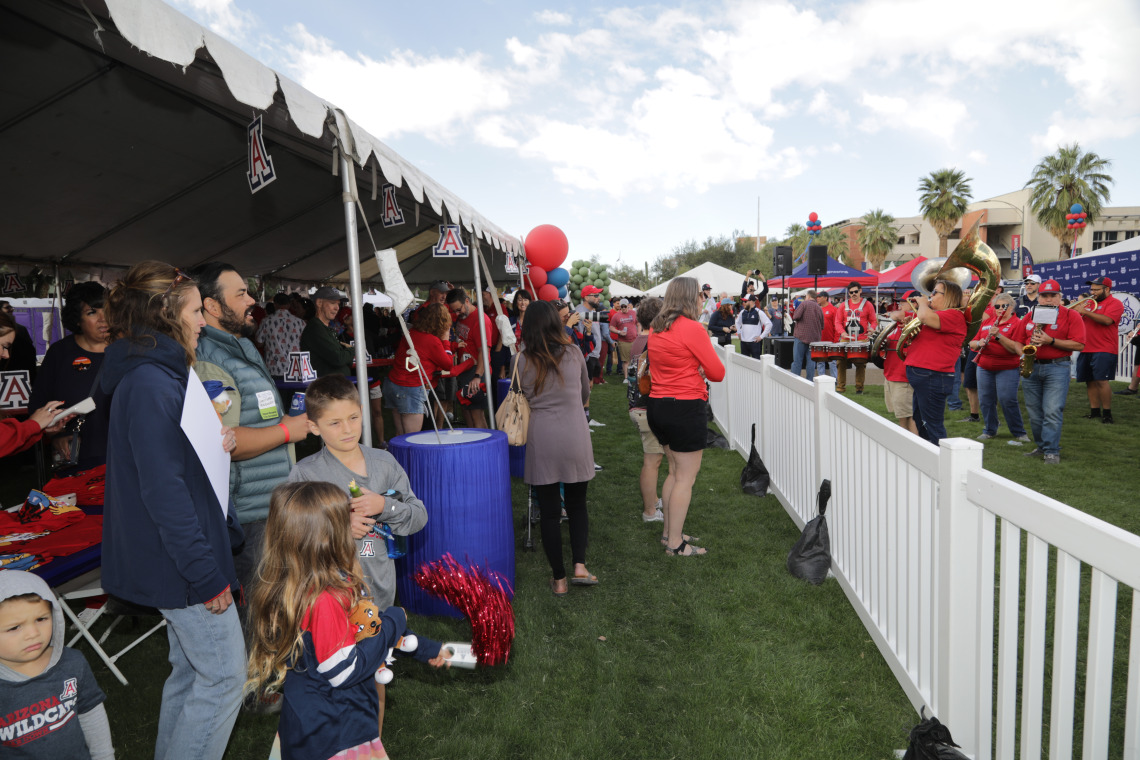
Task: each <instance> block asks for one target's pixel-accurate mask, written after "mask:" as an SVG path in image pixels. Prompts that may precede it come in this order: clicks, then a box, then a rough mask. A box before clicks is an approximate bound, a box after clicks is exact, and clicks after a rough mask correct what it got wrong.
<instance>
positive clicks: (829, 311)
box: [815, 290, 846, 379]
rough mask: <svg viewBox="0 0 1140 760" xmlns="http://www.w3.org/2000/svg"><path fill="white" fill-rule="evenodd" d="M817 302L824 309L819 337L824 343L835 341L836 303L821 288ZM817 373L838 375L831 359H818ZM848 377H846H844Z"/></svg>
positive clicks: (817, 295) (816, 364)
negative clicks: (821, 332)
mask: <svg viewBox="0 0 1140 760" xmlns="http://www.w3.org/2000/svg"><path fill="white" fill-rule="evenodd" d="M815 301H816V303H818V304H819V308H821V309H823V334H822V335H820V336H819V339H820V340H821V341H823V342H824V343H834V342H835V304H833V303H832V302H831V298H830V297H829V296H828V295H827V291H826V290H820V291H819V293H817V294H816V297H815ZM815 373H816V374H817V375H831V376H832V377H835V376H836V374H837V373H836V371H835V365H834V364H832V363H831V361H830V360H827V361H817V362H816V363H815ZM844 379H846V378H844Z"/></svg>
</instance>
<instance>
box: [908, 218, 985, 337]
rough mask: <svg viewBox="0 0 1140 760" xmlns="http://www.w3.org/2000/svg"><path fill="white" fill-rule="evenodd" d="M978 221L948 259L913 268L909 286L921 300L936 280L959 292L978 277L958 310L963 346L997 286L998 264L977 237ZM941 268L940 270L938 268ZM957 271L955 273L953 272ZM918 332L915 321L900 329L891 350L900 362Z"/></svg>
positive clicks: (983, 316)
mask: <svg viewBox="0 0 1140 760" xmlns="http://www.w3.org/2000/svg"><path fill="white" fill-rule="evenodd" d="M979 224H981V219H980V218H979V219H978V221H976V222H974V226H973V227H971V228H970V232H969V233H968V234H967V235H966V236H965V237H964V238H962V241H961V242H960V243H958V247H957V248H955V249H954V252H953V253H951V254H950V256H949V257H948V258H946V259H945V260H943V259H930V260H929V261H924V262H922V264H920V265H919V266H917V267H915V268H914V272H913V273H912V274H911V280H910V281H911V284H912V285H914V288H915V290H918V291H919V292H921V293H922V294H923V295H924V296H929V295H930V292H931V291H932V290H934V283H935V281H937V280H938V278H940V277H941V278H944V279H950V280H953V281H955V282H957V283H958V286H959V287H960V288H962V289H963V290H964V289H965V288H966V287H967V286H968V285H969V284H970V279H971V273H972V274H975V275H977V276H978V280H979V281H980V282H979V283H978V287H977V288H976V289H975V290H974V292H973V293H972V294H971V295H970V301H969V303H967V304H966V305H965V306H963V307H961V309H962V311H963V312H965V314H966V321H967V323H968V324H967V325H966V338H965V340H963V341H962V345H963V346H965V345H966V344H967V343H969V342H970V341H971V340H973V338H974V335H976V334H977V332H978V328H979V327H981V325H982V320H983V319H984V318H985V313H986V307H987V306H988V305H989V303H990V301H991V300H993V297H994V296H995V295H996V294H997V289H998V285H1000V284H1001V262H999V261H998V257H997V254H995V253H994V251H993V249H992V248H990V247H989V246H988V245H986V244H985V243H983V242H982V240H981V238H980V237H979V236H978V225H979ZM940 264H941V267H939V265H940ZM953 270H957V271H953ZM921 329H922V322H920V321H919V319H918V318H917V317H915V318H914V319H912V320H911V321H910V322H908V323H907V324H906V327H904V328H903V331H902V335H900V336H899V344H898V347H897V348H896V349H895V353H896V354H898V357H899V358H900V359H905V358H906V347H907V345H908V344H909V343H910V342H911V341H912V340H914V336H916V335H918V331H919V330H921Z"/></svg>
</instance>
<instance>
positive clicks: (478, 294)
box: [471, 233, 495, 430]
mask: <svg viewBox="0 0 1140 760" xmlns="http://www.w3.org/2000/svg"><path fill="white" fill-rule="evenodd" d="M477 245H478V243H477V242H476V241H475V233H471V248H472V249H473V250H472V251H471V263H472V264H474V267H475V305H476V307H478V309H479V342H480V343H481V344H482V345H481V346H480V347H479V352H480V353H482V354H483V383H484V384H485V385H486V386H487V427H488V428H490V429H491V430H494V429H495V402H494V401H493V396H494V393H495V386H494V385H492V384H491V347H490V346H488V345H487V312H485V311H483V277H482V274H481V273H480V271H479V249H478V248H477V247H476V246H477Z"/></svg>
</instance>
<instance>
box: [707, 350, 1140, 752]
mask: <svg viewBox="0 0 1140 760" xmlns="http://www.w3.org/2000/svg"><path fill="white" fill-rule="evenodd" d="M720 354H721V356H722V358H723V360H724V362H725V367H726V370H727V372H726V376H725V379H724V381H723V382H721V383H713V384H712V394H711V396H710V399H709V402H710V404H711V406H712V410H713V414H714V416H715V419H716V422H717V424H718V426H719V427H720V428H721V430H722V432H723V433H724V434H725V437H726V438H728V440H729V441H730V443H731V444H732V446H733V447H734V448H735V449H736V450H737V451H738V452H739V453H740V454H741V455H742V456H744V457H747V456H748V452H749V448H750V445H751V440H750V438H751V436H750V433H751V428H752V425H753V423H755V424H756V447H757V451H758V452H759V453H760V456H761V458H762V459H763V460H764V463H765V465H766V466H767V468H768V471H769V472H770V474H771V486H770V490H771V492H772V493H773V494H774V495H775V496H776V497H777V498H778V499H779V500H780V502H781V503H782V504H783V505H784V509H785V510H786V511H787V513H788V515H789V516H790V517H791V518H792V519H793V520H794V521H795V523H796V525H797V526H800V527H802V526H803V525H804V524H805V523H806V521H807V520H810V519H811V518H812V517H814V516H815V512H816V494H817V492H818V489H819V486H820V482H821V481H822V480H823V479H825V478H826V479H829V480H830V481H831V491H832V498H831V502H830V504H829V505H828V509H827V521H828V526H829V528H830V534H831V542H832V547H831V548H832V572H833V574H834V575H835V577H836V578H837V579H838V582H839V584H840V586H841V587H842V588H843V590H844V592H845V593H846V595H847V598H848V599H849V600H850V602H851V604H852V606H853V607H854V609H855V611H856V612H857V613H858V614H859V617H860V618H861V619H862V621H863V624H864V625H865V626H866V628H867V631H868V632H869V633H870V634H871V637H872V638H873V639H874V641H875V643H876V645H877V646H878V647H879V650H880V651H881V652H882V654H883V657H884V658H886V661H887V663H888V664H889V665H890V667H891V669H892V671H893V672H894V674H895V677H896V678H897V679H898V682H899V684H900V685H901V686H902V688H903V690H904V691H905V692H906V694H907V696H908V698H909V699H910V700H911V703H912V704H913V705H914V706H915V709H916V710H917V709H918V708H920V707H922V706H926V707H927V708H928V712H933V714H935V715H936V716H937V717H938V718H939V719H940V720H941V721H942V722H944V723H946V724H947V725H948V726H949V727H950V729H951V731H952V733H953V735H954V739H955V741H957V742H959V743H960V744H961V745H962V747H963V749H964V750H965V751H967V752H968V753H969V754H970V755H971V756H973V757H975V758H978V760H988V759H989V758H1009V759H1011V760H1012V758H1014V757H1015V754H1016V756H1017V757H1020V758H1039V757H1045V756H1048V757H1050V758H1070V757H1083V758H1086V759H1088V760H1091V759H1092V758H1107V757H1108V756H1109V738H1110V735H1115V737H1116V738H1115V740H1114V741H1115V742H1116V744H1115V745H1114V751H1113V756H1114V757H1121V756H1122V754H1121V753H1123V757H1125V758H1130V759H1131V760H1140V745H1138V740H1140V713H1138V709H1140V667H1138V666H1137V663H1136V662H1134V661H1133V660H1132V658H1131V657H1130V655H1131V654H1132V653H1134V652H1136V653H1140V596H1138V594H1137V592H1136V591H1135V589H1137V588H1140V537H1137V536H1135V535H1133V534H1131V533H1128V532H1126V531H1123V530H1121V529H1119V528H1116V527H1114V526H1112V525H1109V524H1107V523H1105V522H1103V521H1101V520H1098V519H1096V518H1093V517H1090V516H1089V515H1087V514H1085V513H1083V512H1081V511H1079V510H1076V509H1073V508H1072V507H1069V506H1067V505H1065V504H1062V503H1060V502H1057V501H1054V500H1052V499H1049V498H1046V497H1045V496H1042V495H1041V494H1038V493H1036V492H1034V491H1031V490H1029V489H1027V488H1024V487H1022V486H1020V485H1017V484H1016V483H1013V482H1011V481H1009V480H1006V479H1004V478H1001V477H998V476H996V475H994V474H993V473H990V472H987V471H986V470H985V469H984V468H983V466H982V452H983V446H982V444H980V443H978V442H976V441H970V440H964V439H959V438H955V439H946V440H944V441H942V442H941V446H939V447H935V446H932V445H931V444H929V443H927V442H926V441H923V440H920V439H919V438H917V437H916V436H914V435H911V434H910V433H908V432H906V431H904V430H903V429H902V428H901V427H899V426H898V425H896V424H892V423H891V422H889V421H887V420H885V419H883V418H882V417H880V416H879V415H877V414H874V413H871V412H869V411H867V410H866V409H864V408H863V407H861V406H859V405H857V404H854V403H852V402H851V401H849V400H847V399H846V398H844V397H843V396H842V395H840V394H837V393H835V380H834V379H832V378H830V377H820V378H816V380H815V382H814V383H812V382H808V381H807V380H804V379H803V378H800V377H795V376H793V375H792V374H791V373H790V372H787V371H785V370H782V369H780V368H779V367H777V366H776V364H775V361H774V357H772V356H765V357H763V358H762V359H760V360H755V359H751V358H746V357H744V356H742V355H739V354H736V353H735V352H733V351H732V350H731V347H728V350H724V349H721V350H720ZM871 392H874V391H871ZM1051 567H1052V570H1051V569H1050V568H1051ZM1090 576H1091V580H1090V581H1089V582H1084V583H1083V582H1082V581H1083V579H1084V578H1086V577H1090ZM1050 578H1052V581H1051V580H1050ZM1051 582H1052V584H1053V585H1052V586H1050V583H1051ZM1120 585H1124V586H1126V587H1127V588H1126V589H1124V592H1123V593H1124V594H1125V595H1127V594H1129V593H1130V594H1131V596H1132V600H1131V601H1132V619H1131V621H1129V620H1127V619H1125V620H1123V621H1122V622H1121V621H1119V620H1118V617H1119V616H1118V611H1117V597H1118V587H1119V586H1120ZM1082 597H1083V599H1084V601H1083V603H1082ZM1047 617H1048V618H1050V619H1051V620H1052V630H1051V632H1050V630H1049V628H1047V625H1046V620H1047ZM1118 627H1120V628H1121V629H1122V635H1121V636H1120V638H1121V639H1124V640H1122V641H1120V642H1117V641H1116V638H1117V628H1118ZM1047 655H1048V656H1049V657H1050V658H1051V660H1050V662H1051V668H1050V669H1049V670H1048V671H1047V669H1046V657H1047ZM1114 659H1117V660H1119V661H1120V662H1122V663H1125V665H1124V666H1122V667H1118V671H1119V670H1124V669H1126V670H1127V672H1126V673H1125V672H1114V670H1113V665H1114ZM1078 672H1081V673H1083V679H1080V680H1079V679H1078V677H1077V675H1078ZM1047 687H1048V689H1047ZM1114 700H1115V702H1114ZM1120 721H1123V724H1124V725H1123V726H1120V725H1119V723H1120ZM1114 729H1115V730H1114ZM1121 729H1122V730H1121ZM1078 732H1079V733H1078ZM1078 735H1079V736H1080V740H1079V742H1078V741H1077V739H1076V738H1075V737H1077V736H1078ZM1121 736H1123V739H1122V741H1123V748H1121V747H1120V746H1119V745H1120V742H1121V738H1120V737H1121ZM1044 742H1047V750H1044V751H1043V749H1042V748H1043V743H1044ZM1045 752H1047V755H1046V754H1045Z"/></svg>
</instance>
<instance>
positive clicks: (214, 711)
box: [99, 261, 245, 760]
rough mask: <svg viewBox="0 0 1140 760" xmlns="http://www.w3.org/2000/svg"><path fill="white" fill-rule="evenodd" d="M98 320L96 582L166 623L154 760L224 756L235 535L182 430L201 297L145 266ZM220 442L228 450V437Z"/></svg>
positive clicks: (182, 281)
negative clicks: (103, 431)
mask: <svg viewBox="0 0 1140 760" xmlns="http://www.w3.org/2000/svg"><path fill="white" fill-rule="evenodd" d="M104 314H105V316H106V320H107V326H108V329H109V331H110V335H111V339H112V341H113V342H112V343H111V345H110V346H108V347H107V350H106V352H105V355H104V359H103V371H102V375H101V376H100V379H99V385H100V387H101V388H102V390H103V391H104V392H105V393H106V394H107V395H109V396H111V415H110V422H109V427H108V432H107V485H106V504H107V506H106V509H105V510H104V514H103V567H102V585H103V588H104V590H106V591H107V593H109V594H112V595H114V596H117V597H119V598H122V599H125V600H127V601H129V602H134V603H135V604H138V605H141V606H144V607H155V608H157V609H158V611H159V612H160V613H161V614H162V616H163V617H164V618H165V619H166V622H167V632H168V638H169V641H170V664H171V668H172V669H171V673H170V676H169V677H168V678H167V679H166V685H165V687H164V688H163V691H162V706H161V709H160V711H159V718H158V739H157V742H156V744H155V752H154V756H155V757H156V758H169V759H170V760H175V759H177V758H221V757H222V754H223V753H224V752H225V749H226V744H227V743H228V742H229V736H230V731H231V730H232V729H233V725H234V721H235V720H236V719H237V713H238V706H239V704H240V703H241V688H242V683H243V681H244V680H245V645H244V643H243V641H242V633H241V626H240V624H239V622H238V614H237V609H236V608H235V607H234V604H233V602H234V596H235V595H236V594H237V593H238V592H239V589H238V585H237V576H236V574H235V572H234V563H233V554H232V549H231V535H233V536H234V537H235V538H238V539H240V536H241V528H240V526H239V525H238V523H237V522H236V520H234V519H233V510H232V508H230V505H229V503H228V502H229V499H228V498H227V500H226V501H227V503H225V504H222V503H219V501H218V497H217V495H216V493H215V491H214V487H213V484H212V483H211V481H210V478H209V476H208V475H207V473H206V468H205V466H204V465H203V463H202V460H201V459H200V458H199V453H198V451H197V449H196V448H195V446H194V444H192V443H191V440H190V437H188V433H187V432H184V428H183V423H182V420H183V416H184V414H187V413H188V414H190V415H191V416H193V415H194V414H195V413H196V412H195V406H194V404H195V401H194V398H195V397H198V398H200V399H201V401H202V405H203V406H204V408H205V409H206V410H211V407H210V405H209V403H208V402H207V401H206V400H205V390H204V389H203V388H202V387H201V381H200V380H198V377H197V375H195V374H194V373H193V371H192V370H191V365H192V364H193V363H194V353H195V349H196V348H197V346H198V335H199V333H200V332H201V330H202V328H203V327H204V326H205V324H206V322H205V320H204V319H203V318H202V297H201V294H200V293H199V292H198V286H197V285H196V284H195V282H194V280H192V279H191V278H190V277H189V276H188V275H186V274H185V273H183V272H181V271H180V270H178V269H176V268H175V267H172V266H170V265H169V264H164V263H162V262H159V261H144V262H141V263H139V264H136V265H135V266H133V267H131V269H130V271H128V272H127V274H126V275H125V276H124V277H123V279H122V281H121V282H119V283H118V284H116V285H115V286H114V288H112V289H111V292H110V294H109V295H108V296H107V299H106V306H105V310H104ZM194 384H198V385H197V388H195V387H193V386H194ZM207 413H209V412H207ZM222 434H223V436H224V437H223V440H222V441H221V442H219V444H220V445H223V446H224V448H225V450H226V451H230V452H232V451H233V448H234V446H235V445H236V442H235V441H234V439H233V432H232V431H229V430H227V429H226V428H222Z"/></svg>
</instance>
